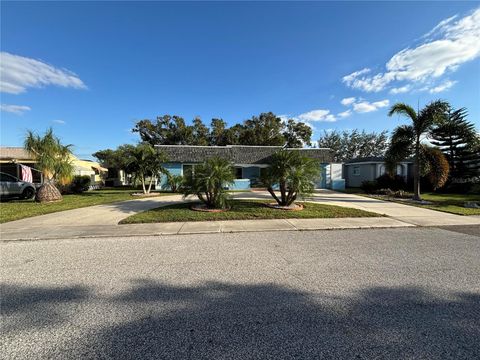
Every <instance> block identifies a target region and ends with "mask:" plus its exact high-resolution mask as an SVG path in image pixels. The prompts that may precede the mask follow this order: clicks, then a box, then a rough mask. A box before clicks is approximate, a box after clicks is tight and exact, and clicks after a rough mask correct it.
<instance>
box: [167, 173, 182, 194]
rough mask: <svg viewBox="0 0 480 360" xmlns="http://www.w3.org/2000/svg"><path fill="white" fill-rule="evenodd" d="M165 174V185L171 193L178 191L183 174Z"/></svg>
mask: <svg viewBox="0 0 480 360" xmlns="http://www.w3.org/2000/svg"><path fill="white" fill-rule="evenodd" d="M166 175H167V182H166V183H165V187H166V188H168V189H170V191H171V192H173V193H176V192H179V191H180V190H181V188H182V184H183V176H182V175H175V174H171V173H170V172H167V174H166Z"/></svg>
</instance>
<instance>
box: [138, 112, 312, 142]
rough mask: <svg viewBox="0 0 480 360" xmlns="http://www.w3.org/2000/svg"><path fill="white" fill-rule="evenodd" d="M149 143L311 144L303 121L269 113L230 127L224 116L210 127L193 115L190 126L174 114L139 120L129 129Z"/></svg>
mask: <svg viewBox="0 0 480 360" xmlns="http://www.w3.org/2000/svg"><path fill="white" fill-rule="evenodd" d="M132 131H133V132H136V133H138V134H139V135H140V138H141V140H142V141H145V142H148V143H150V144H151V145H203V146H208V145H210V146H212V145H217V146H224V145H269V146H287V147H296V148H298V147H303V146H304V145H307V146H309V145H311V137H312V129H311V128H310V126H308V125H307V124H305V123H303V122H297V121H294V120H293V119H290V120H286V121H285V120H283V119H281V118H280V117H279V116H277V115H275V114H273V113H272V112H268V113H262V114H260V115H259V116H253V117H252V118H250V119H248V120H245V121H244V122H243V123H241V124H235V125H233V126H231V127H228V126H227V123H226V122H225V121H224V120H223V119H212V121H211V123H210V127H208V126H206V125H205V124H204V123H203V121H202V120H201V119H200V118H199V117H196V118H195V119H193V121H192V124H191V125H187V123H186V122H185V120H184V119H183V118H182V117H180V116H177V115H173V116H172V115H163V116H159V117H157V118H156V119H155V120H150V119H145V120H140V121H138V122H137V123H136V124H135V127H134V128H133V129H132Z"/></svg>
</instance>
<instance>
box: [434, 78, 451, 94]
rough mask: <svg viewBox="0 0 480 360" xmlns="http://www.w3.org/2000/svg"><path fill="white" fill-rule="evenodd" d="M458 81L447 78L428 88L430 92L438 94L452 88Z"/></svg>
mask: <svg viewBox="0 0 480 360" xmlns="http://www.w3.org/2000/svg"><path fill="white" fill-rule="evenodd" d="M456 83H457V82H456V81H451V80H446V81H444V82H443V83H441V84H440V85H438V86H435V87H433V88H431V89H429V90H428V92H429V93H430V94H436V93H439V92H442V91H445V90H448V89H450V88H451V87H452V86H453V85H455V84H456Z"/></svg>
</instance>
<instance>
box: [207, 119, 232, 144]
mask: <svg viewBox="0 0 480 360" xmlns="http://www.w3.org/2000/svg"><path fill="white" fill-rule="evenodd" d="M226 131H227V123H226V122H225V121H224V120H223V119H212V122H211V123H210V145H216V146H224V145H228V142H227V134H226Z"/></svg>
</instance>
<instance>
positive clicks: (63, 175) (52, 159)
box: [24, 128, 73, 202]
mask: <svg viewBox="0 0 480 360" xmlns="http://www.w3.org/2000/svg"><path fill="white" fill-rule="evenodd" d="M24 147H25V149H26V150H27V151H28V152H30V153H31V154H32V155H33V156H34V158H35V164H36V167H37V168H38V170H40V171H41V172H42V174H43V179H44V182H43V184H42V185H41V186H40V188H39V189H38V191H37V193H36V195H35V200H37V201H40V202H48V201H58V200H62V195H61V194H60V191H59V190H58V189H57V187H56V186H55V183H56V182H59V181H67V180H69V179H70V178H71V177H72V174H73V165H72V162H71V159H72V152H71V147H72V145H63V144H62V143H61V142H60V139H59V138H58V137H56V136H55V135H54V134H53V130H52V129H51V128H50V129H48V130H47V131H46V132H45V135H44V136H43V137H42V136H40V135H38V134H36V133H34V132H32V131H30V130H29V131H28V132H27V136H26V138H25V142H24Z"/></svg>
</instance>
